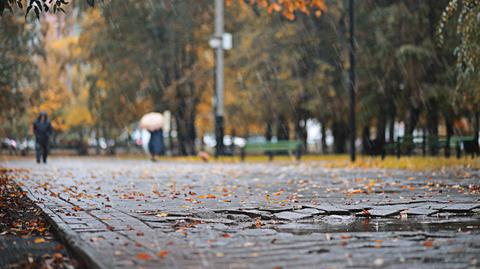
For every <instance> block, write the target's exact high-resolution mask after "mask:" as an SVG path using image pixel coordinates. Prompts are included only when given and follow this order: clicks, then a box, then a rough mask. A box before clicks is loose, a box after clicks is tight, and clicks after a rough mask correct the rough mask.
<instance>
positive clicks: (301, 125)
mask: <svg viewBox="0 0 480 269" xmlns="http://www.w3.org/2000/svg"><path fill="white" fill-rule="evenodd" d="M307 136H308V134H307V121H306V120H305V119H301V118H300V119H297V120H295V138H296V139H297V140H300V141H302V145H303V150H304V152H307V138H308V137H307Z"/></svg>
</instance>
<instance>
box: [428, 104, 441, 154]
mask: <svg viewBox="0 0 480 269" xmlns="http://www.w3.org/2000/svg"><path fill="white" fill-rule="evenodd" d="M438 123H439V116H438V105H437V102H435V101H431V102H429V105H428V106H427V131H428V137H427V141H428V149H429V152H430V154H431V155H432V156H436V155H437V154H438V147H437V142H438Z"/></svg>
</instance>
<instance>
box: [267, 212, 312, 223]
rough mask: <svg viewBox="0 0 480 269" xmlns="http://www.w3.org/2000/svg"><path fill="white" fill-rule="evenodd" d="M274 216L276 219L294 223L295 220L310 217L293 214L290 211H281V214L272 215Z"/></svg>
mask: <svg viewBox="0 0 480 269" xmlns="http://www.w3.org/2000/svg"><path fill="white" fill-rule="evenodd" d="M274 216H275V217H276V218H277V219H282V220H291V221H295V220H299V219H305V218H308V217H310V216H311V215H309V214H301V213H295V212H291V211H283V212H280V213H276V214H274Z"/></svg>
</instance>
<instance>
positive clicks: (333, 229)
mask: <svg viewBox="0 0 480 269" xmlns="http://www.w3.org/2000/svg"><path fill="white" fill-rule="evenodd" d="M274 229H275V230H277V231H278V232H286V233H292V234H299V235H300V234H311V233H342V232H349V233H352V232H394V231H423V232H438V231H459V230H460V231H463V232H466V231H479V230H480V215H473V216H472V215H470V216H455V217H448V218H447V217H409V218H407V219H400V218H371V219H369V218H361V217H353V216H326V217H324V218H322V219H317V220H315V221H312V222H292V223H287V224H281V225H278V226H276V227H275V228H274Z"/></svg>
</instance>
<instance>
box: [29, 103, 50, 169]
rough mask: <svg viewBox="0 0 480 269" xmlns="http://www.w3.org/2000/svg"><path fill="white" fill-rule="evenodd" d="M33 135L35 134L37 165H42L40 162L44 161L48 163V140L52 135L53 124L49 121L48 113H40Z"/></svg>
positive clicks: (34, 124)
mask: <svg viewBox="0 0 480 269" xmlns="http://www.w3.org/2000/svg"><path fill="white" fill-rule="evenodd" d="M33 133H34V134H35V155H36V157H37V163H40V160H43V163H47V157H48V140H49V139H50V135H51V134H52V124H51V123H50V121H49V120H48V115H47V113H46V112H44V111H42V112H40V114H39V115H38V118H37V119H36V120H35V122H34V123H33Z"/></svg>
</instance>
